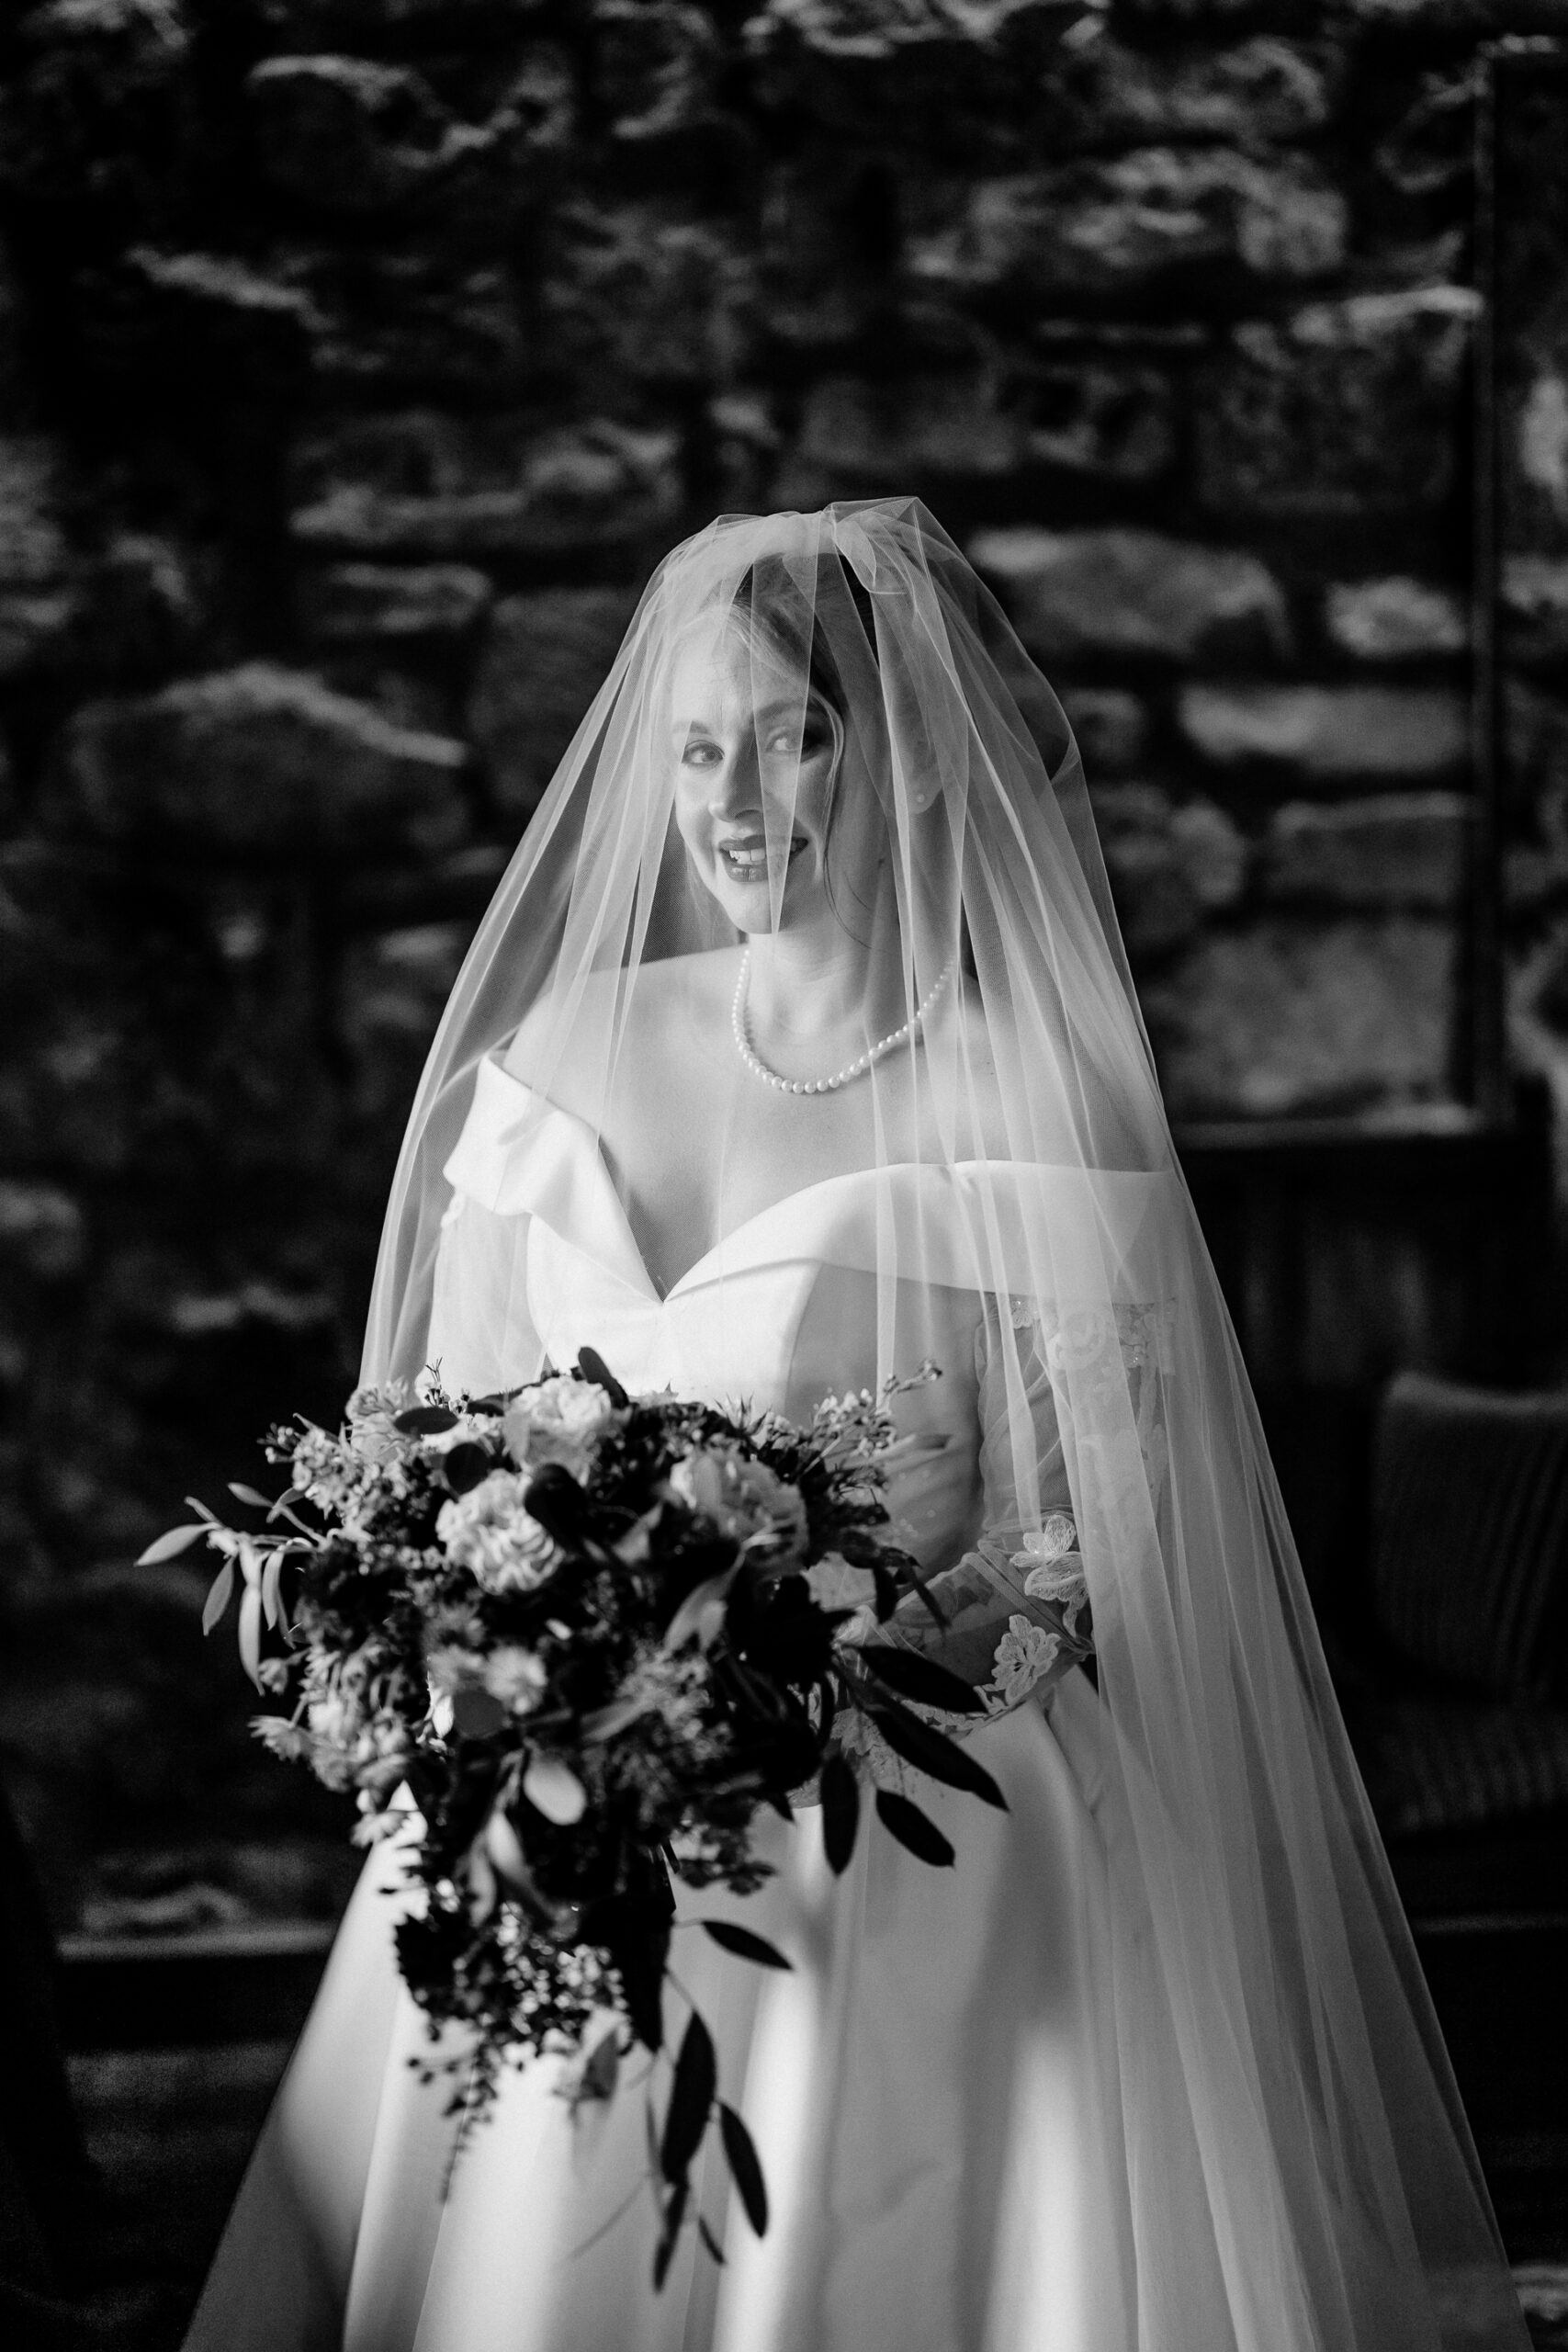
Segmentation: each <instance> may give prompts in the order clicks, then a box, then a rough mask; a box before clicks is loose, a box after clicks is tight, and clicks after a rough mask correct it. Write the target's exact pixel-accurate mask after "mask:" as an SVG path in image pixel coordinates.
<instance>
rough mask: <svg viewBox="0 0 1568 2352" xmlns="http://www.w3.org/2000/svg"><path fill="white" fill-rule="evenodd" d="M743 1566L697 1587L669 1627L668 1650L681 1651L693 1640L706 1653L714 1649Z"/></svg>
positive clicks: (672, 1619) (706, 1580)
mask: <svg viewBox="0 0 1568 2352" xmlns="http://www.w3.org/2000/svg"><path fill="white" fill-rule="evenodd" d="M739 1565H740V1564H739V1561H737V1562H736V1563H735V1566H733V1567H728V1568H726V1569H725V1571H724V1573H723V1575H722V1576H716V1577H706V1578H705V1580H704V1582H703V1583H701V1584H698V1585H694V1586H693V1588H692V1589H691V1591H690V1592H689V1593H688V1594H687V1595H686V1598H685V1600H682V1603H681V1606H680V1607H679V1609H677V1611H675V1614H674V1615H673V1617H671V1620H670V1623H669V1624H668V1625H667V1626H666V1628H665V1631H664V1647H665V1648H666V1649H667V1650H678V1649H680V1648H681V1647H682V1645H684V1644H685V1643H687V1642H689V1641H692V1640H693V1639H694V1640H695V1642H696V1645H697V1647H698V1648H699V1649H700V1650H703V1651H704V1652H706V1651H707V1650H710V1649H711V1648H712V1647H713V1645H714V1643H715V1642H716V1640H717V1638H718V1635H719V1632H720V1629H721V1628H722V1626H723V1624H724V1608H725V1602H726V1601H727V1600H728V1597H729V1588H730V1586H731V1585H732V1584H733V1583H734V1581H735V1577H736V1574H737V1571H738V1569H739Z"/></svg>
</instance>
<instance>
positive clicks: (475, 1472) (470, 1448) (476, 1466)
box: [441, 1440, 495, 1495]
mask: <svg viewBox="0 0 1568 2352" xmlns="http://www.w3.org/2000/svg"><path fill="white" fill-rule="evenodd" d="M494 1467H495V1464H494V1462H493V1461H492V1459H491V1456H490V1454H489V1453H486V1451H485V1449H484V1447H483V1446H482V1445H475V1444H474V1443H473V1442H471V1440H465V1441H464V1442H462V1443H460V1444H458V1445H453V1446H448V1447H447V1449H446V1453H444V1454H443V1455H442V1457H441V1475H442V1476H443V1477H444V1478H445V1479H446V1484H447V1485H448V1486H449V1487H451V1489H452V1492H453V1493H454V1494H455V1495H466V1494H468V1493H469V1492H471V1490H472V1489H473V1488H474V1487H477V1486H479V1484H480V1483H481V1482H482V1481H483V1480H484V1479H486V1478H488V1477H489V1476H490V1474H491V1471H492V1470H493V1469H494Z"/></svg>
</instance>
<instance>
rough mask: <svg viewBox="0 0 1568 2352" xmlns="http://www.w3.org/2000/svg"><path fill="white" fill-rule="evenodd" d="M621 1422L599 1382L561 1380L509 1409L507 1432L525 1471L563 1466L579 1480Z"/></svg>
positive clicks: (527, 1391) (560, 1377)
mask: <svg viewBox="0 0 1568 2352" xmlns="http://www.w3.org/2000/svg"><path fill="white" fill-rule="evenodd" d="M620 1419H621V1408H619V1407H618V1406H616V1405H613V1404H612V1403H611V1401H610V1397H609V1394H608V1392H607V1391H606V1390H605V1389H603V1388H601V1387H600V1385H599V1384H598V1382H597V1381H593V1380H572V1379H570V1378H569V1377H568V1376H567V1375H566V1374H558V1375H557V1376H556V1377H555V1378H553V1379H550V1380H541V1381H540V1382H539V1384H538V1385H537V1386H536V1387H534V1388H525V1390H524V1391H523V1394H522V1395H521V1396H520V1397H514V1398H513V1402H512V1403H511V1404H510V1405H509V1406H508V1407H507V1409H506V1412H505V1414H504V1416H503V1417H502V1424H501V1426H502V1431H503V1433H504V1435H505V1438H506V1442H507V1444H508V1445H509V1446H510V1447H511V1449H512V1452H513V1455H514V1457H515V1458H516V1460H517V1461H519V1462H520V1463H522V1464H524V1465H525V1468H527V1469H530V1470H536V1469H538V1468H539V1466H540V1464H542V1463H546V1462H558V1463H559V1464H560V1465H561V1467H562V1469H564V1470H570V1472H571V1475H572V1476H573V1477H574V1478H581V1477H582V1476H583V1475H584V1474H585V1473H586V1471H587V1470H588V1469H589V1468H590V1466H591V1465H592V1459H593V1449H594V1447H595V1446H596V1444H597V1443H598V1442H599V1440H600V1438H602V1437H603V1436H604V1432H605V1430H610V1429H614V1428H615V1426H616V1425H617V1424H618V1422H619V1421H620Z"/></svg>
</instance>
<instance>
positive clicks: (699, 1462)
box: [670, 1446, 806, 1549]
mask: <svg viewBox="0 0 1568 2352" xmlns="http://www.w3.org/2000/svg"><path fill="white" fill-rule="evenodd" d="M670 1489H671V1493H672V1494H673V1495H674V1496H675V1497H676V1498H678V1500H680V1501H681V1502H683V1503H684V1504H685V1506H686V1508H687V1510H694V1511H700V1512H701V1513H702V1515H703V1517H704V1518H705V1519H711V1520H712V1521H713V1522H714V1524H715V1526H716V1527H717V1528H718V1529H719V1531H720V1532H721V1533H723V1534H725V1535H729V1536H733V1537H734V1538H735V1540H736V1541H737V1542H738V1543H750V1542H761V1543H762V1544H765V1545H766V1546H767V1547H768V1548H769V1549H773V1548H775V1547H777V1546H779V1545H785V1546H788V1545H793V1544H799V1543H801V1542H803V1541H804V1539H805V1535H806V1505H805V1503H804V1502H803V1501H802V1500H801V1498H800V1492H799V1489H798V1488H797V1487H792V1486H790V1485H789V1484H788V1483H787V1481H786V1480H784V1479H783V1478H780V1477H778V1476H775V1474H774V1473H773V1471H772V1470H770V1469H769V1468H768V1465H767V1464H766V1463H765V1462H749V1461H747V1460H746V1459H745V1458H744V1457H743V1456H742V1455H740V1454H739V1453H732V1452H730V1451H729V1450H728V1448H726V1447H723V1446H706V1447H703V1448H700V1449H698V1450H697V1451H695V1452H694V1453H688V1454H685V1455H683V1456H682V1459H681V1460H680V1461H679V1462H677V1463H676V1464H675V1467H674V1468H673V1469H672V1470H671V1473H670Z"/></svg>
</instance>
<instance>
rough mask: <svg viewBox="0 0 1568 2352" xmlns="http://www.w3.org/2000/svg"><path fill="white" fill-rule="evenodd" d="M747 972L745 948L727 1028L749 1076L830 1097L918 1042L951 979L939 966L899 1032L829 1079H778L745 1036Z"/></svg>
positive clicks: (784, 1089)
mask: <svg viewBox="0 0 1568 2352" xmlns="http://www.w3.org/2000/svg"><path fill="white" fill-rule="evenodd" d="M750 972H751V950H750V948H749V947H748V948H747V949H746V951H745V952H744V954H743V955H742V956H741V958H740V971H739V978H737V980H736V983H735V999H734V1001H733V1003H732V1004H731V1005H730V1008H729V1026H730V1030H731V1032H732V1034H733V1035H734V1038H735V1050H736V1052H737V1053H738V1054H739V1057H740V1058H741V1060H742V1061H743V1062H744V1063H745V1065H746V1067H747V1069H749V1070H750V1073H751V1075H752V1077H753V1078H760V1079H761V1081H762V1083H763V1085H764V1086H772V1087H776V1088H777V1090H778V1091H779V1092H780V1093H781V1094H832V1093H835V1092H837V1091H838V1089H839V1088H840V1086H847V1085H848V1084H849V1082H850V1080H851V1079H852V1078H859V1077H860V1076H861V1075H862V1074H863V1072H864V1071H866V1070H868V1069H874V1068H875V1066H876V1064H877V1063H878V1062H879V1061H882V1060H884V1059H885V1058H886V1056H887V1055H889V1054H890V1053H892V1052H893V1050H894V1048H895V1047H896V1046H901V1045H902V1044H903V1043H904V1041H905V1039H906V1038H909V1039H911V1040H918V1039H919V1034H920V1031H921V1028H922V1027H923V1025H924V1023H925V1021H926V1017H927V1015H928V1014H929V1013H930V1012H931V1008H932V1006H933V1005H934V1004H935V1002H936V1001H937V999H938V997H939V996H940V995H941V994H942V990H943V989H944V988H945V987H946V986H947V984H948V982H949V980H950V979H951V978H953V966H952V965H951V964H944V965H943V966H942V969H941V971H940V972H939V973H938V974H937V976H936V980H935V983H934V985H933V987H932V988H931V993H930V994H929V995H928V996H927V997H926V999H925V1001H924V1002H923V1003H921V1004H918V1005H917V1006H916V1007H915V1010H914V1012H913V1013H912V1014H911V1015H910V1017H909V1019H908V1021H906V1022H905V1023H904V1025H903V1027H902V1028H901V1029H895V1030H894V1031H893V1033H892V1035H891V1036H887V1037H879V1038H878V1039H877V1041H876V1043H875V1045H874V1046H870V1047H868V1049H867V1050H866V1052H864V1053H863V1054H860V1055H857V1057H855V1059H854V1060H853V1061H852V1062H846V1063H845V1065H844V1067H843V1069H840V1070H835V1071H834V1073H833V1075H832V1077H831V1078H781V1077H780V1076H779V1074H778V1072H777V1070H776V1069H769V1068H768V1065H767V1063H766V1062H765V1061H763V1060H761V1057H759V1056H758V1055H757V1054H756V1053H754V1052H753V1050H752V1046H751V1040H750V1037H749V1036H748V1035H747V1033H746V983H747V981H748V979H749V978H750Z"/></svg>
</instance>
